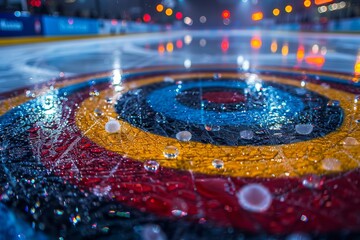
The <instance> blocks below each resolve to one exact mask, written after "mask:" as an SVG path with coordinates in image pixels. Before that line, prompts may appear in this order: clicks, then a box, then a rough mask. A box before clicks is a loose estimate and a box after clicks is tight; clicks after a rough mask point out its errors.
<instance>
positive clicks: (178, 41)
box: [176, 39, 183, 48]
mask: <svg viewBox="0 0 360 240" xmlns="http://www.w3.org/2000/svg"><path fill="white" fill-rule="evenodd" d="M176 47H177V48H182V47H183V42H182V41H181V40H180V39H179V40H177V41H176Z"/></svg>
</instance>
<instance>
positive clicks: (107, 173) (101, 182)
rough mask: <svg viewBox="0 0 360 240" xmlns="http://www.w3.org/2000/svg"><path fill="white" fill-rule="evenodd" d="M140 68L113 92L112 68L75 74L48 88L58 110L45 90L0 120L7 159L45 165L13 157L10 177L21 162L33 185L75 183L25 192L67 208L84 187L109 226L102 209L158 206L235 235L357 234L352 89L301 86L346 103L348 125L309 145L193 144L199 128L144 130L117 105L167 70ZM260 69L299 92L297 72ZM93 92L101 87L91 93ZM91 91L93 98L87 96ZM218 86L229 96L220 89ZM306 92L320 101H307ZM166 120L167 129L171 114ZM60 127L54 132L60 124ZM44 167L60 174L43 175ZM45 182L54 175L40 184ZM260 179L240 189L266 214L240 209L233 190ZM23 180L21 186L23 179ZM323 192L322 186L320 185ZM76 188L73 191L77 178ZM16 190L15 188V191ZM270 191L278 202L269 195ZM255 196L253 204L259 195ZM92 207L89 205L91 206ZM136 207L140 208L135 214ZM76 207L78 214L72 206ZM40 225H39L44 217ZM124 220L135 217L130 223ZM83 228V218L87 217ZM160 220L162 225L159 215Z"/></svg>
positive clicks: (237, 96) (249, 135) (357, 134)
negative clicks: (112, 123)
mask: <svg viewBox="0 0 360 240" xmlns="http://www.w3.org/2000/svg"><path fill="white" fill-rule="evenodd" d="M289 71H290V70H289ZM217 72H219V71H217ZM292 73H293V72H292ZM166 74H167V75H169V74H168V73H166ZM221 74H222V77H224V78H228V79H239V80H241V79H244V78H246V74H241V73H236V72H235V71H234V72H223V73H221ZM134 75H135V76H133V75H132V73H129V75H128V78H126V77H124V84H123V85H122V86H121V88H116V87H115V88H113V86H111V84H109V82H111V77H107V76H105V77H104V78H96V79H94V78H91V77H90V78H84V79H82V80H79V79H77V80H75V81H73V82H70V84H72V85H71V86H65V87H62V88H60V89H59V91H57V92H54V93H53V94H52V95H51V96H53V98H51V101H50V100H49V101H50V103H54V104H53V105H52V107H51V108H49V107H48V104H46V106H45V105H44V104H45V103H46V101H45V102H44V101H42V99H43V97H39V98H38V99H34V100H31V101H29V102H27V103H25V104H23V105H22V107H20V108H15V109H13V110H11V111H10V112H8V113H6V114H5V115H4V116H2V117H1V118H0V119H1V128H0V130H1V137H2V139H4V138H5V137H7V138H6V139H16V140H14V141H13V142H11V143H8V142H6V144H10V145H8V146H9V147H8V148H7V150H6V151H2V154H5V155H6V156H5V155H4V156H5V157H6V159H7V160H6V161H14V162H15V161H17V162H19V161H20V162H23V161H26V160H27V161H30V160H31V159H34V161H35V160H36V163H37V165H36V167H43V169H44V171H36V172H32V171H29V169H27V165H20V166H19V165H18V164H13V163H11V164H8V165H7V167H8V169H7V171H10V172H12V176H14V173H15V170H14V169H13V168H19V169H23V168H24V172H23V173H22V174H23V175H24V174H27V175H26V176H27V179H30V180H29V181H30V183H29V186H30V187H33V186H38V187H39V188H41V189H40V190H43V189H47V188H48V187H49V186H50V187H53V186H58V188H59V189H63V188H62V187H64V186H65V187H67V186H69V185H76V186H77V188H80V191H78V192H76V193H75V194H73V195H71V194H67V192H64V193H63V192H62V191H59V192H58V193H56V194H57V195H55V196H53V197H52V198H51V199H50V200H51V201H50V203H49V202H47V201H45V200H44V201H43V200H42V198H41V197H39V195H38V193H39V192H41V193H43V194H44V191H33V192H34V193H33V192H32V191H29V193H30V194H32V195H31V196H26V199H28V200H29V199H37V201H39V202H40V203H41V204H43V205H46V206H50V204H53V205H51V206H54V209H55V207H59V205H56V204H58V202H57V201H58V200H59V199H66V201H67V204H68V203H70V202H74V204H73V205H71V206H74V208H73V209H77V207H78V206H77V204H78V202H79V198H80V197H82V196H83V195H84V194H83V193H84V192H85V193H86V194H85V195H86V198H85V200H84V198H82V199H81V201H82V203H84V204H85V203H88V206H89V209H90V208H91V207H92V206H95V209H94V208H91V209H92V211H93V212H90V213H91V214H92V215H91V216H92V218H91V219H92V220H93V221H96V222H97V223H99V225H100V224H102V225H103V224H104V223H105V220H104V219H103V218H101V217H100V218H99V216H105V215H106V216H110V217H111V216H120V217H129V216H130V215H131V217H133V214H134V216H135V217H136V218H141V217H142V216H146V212H151V213H155V214H156V215H160V216H161V217H159V218H158V217H156V216H154V215H153V216H151V217H150V218H151V219H156V221H159V222H160V221H163V220H160V219H164V218H163V217H164V216H166V217H168V218H165V219H176V220H178V219H179V218H183V219H184V220H185V221H186V220H190V221H191V222H192V225H194V224H196V223H194V222H199V223H200V224H201V226H205V225H207V223H211V224H210V225H209V226H213V225H214V224H215V225H217V226H218V227H224V226H225V227H234V228H235V231H237V229H240V231H245V232H253V233H256V232H258V231H259V228H261V230H262V232H265V233H272V234H289V233H294V232H319V231H321V232H333V231H341V230H342V229H345V228H346V229H351V230H354V231H357V230H359V226H360V224H359V221H357V220H354V219H357V218H356V216H358V215H359V214H360V209H359V205H358V200H357V199H356V197H354V196H358V195H359V194H360V188H358V186H357V185H356V184H355V183H357V182H360V178H359V176H360V175H359V170H358V163H357V162H356V161H354V159H359V158H360V152H359V151H358V148H357V147H356V146H357V144H356V143H357V140H356V139H360V129H359V127H358V126H357V125H356V124H355V123H356V121H355V120H356V119H360V115H359V113H358V112H357V111H356V110H354V109H355V103H354V102H351V101H349V99H352V98H354V94H352V93H350V92H348V91H343V90H341V88H337V89H335V88H323V87H322V86H320V85H319V84H318V82H314V83H311V82H310V83H308V84H307V89H306V91H308V92H313V93H314V94H315V95H312V96H316V94H318V95H321V96H322V97H323V98H324V99H329V100H330V99H331V100H336V101H338V103H339V104H336V106H333V105H332V106H328V107H327V111H333V109H339V108H338V106H341V108H342V109H343V118H344V120H343V123H342V125H341V126H339V127H338V128H337V129H336V130H335V131H333V132H331V133H329V134H327V135H324V136H323V137H318V138H314V139H311V140H307V141H303V140H301V139H300V141H297V142H295V143H289V144H283V145H271V146H268V145H264V146H260V145H255V144H253V145H247V146H241V145H240V146H219V145H216V144H209V143H201V142H196V141H193V137H194V136H196V134H197V133H196V132H190V131H188V129H177V130H176V131H174V132H175V133H180V132H183V133H184V132H186V131H187V132H186V134H181V135H182V137H179V138H180V139H182V140H188V139H189V136H190V139H189V141H179V140H178V139H177V138H176V134H175V135H174V136H168V137H164V136H161V135H158V134H154V133H151V132H149V131H144V130H142V129H140V128H137V127H136V126H134V125H132V124H130V123H129V122H127V121H124V119H122V118H121V117H120V118H119V116H118V114H117V112H116V111H115V110H114V106H113V105H112V104H113V103H114V102H115V100H116V99H121V96H123V95H124V94H126V93H127V92H130V91H133V90H135V89H140V88H141V87H143V86H146V85H151V84H156V83H159V82H161V81H163V79H164V75H161V74H158V73H156V74H154V72H152V74H151V76H146V74H141V73H140V74H138V75H136V74H134ZM210 76H213V72H212V73H206V72H204V71H203V72H201V73H199V72H197V73H186V74H182V73H179V74H174V75H171V77H172V78H173V79H174V80H175V81H180V80H181V81H183V82H186V81H187V80H184V79H188V80H191V79H194V78H209V77H210ZM259 76H260V78H261V79H262V80H263V81H264V82H265V84H269V86H270V85H271V84H272V81H276V82H277V84H283V85H286V86H292V87H294V88H299V85H300V84H299V82H298V81H297V80H295V77H294V79H292V78H289V77H286V78H284V77H282V76H281V75H279V76H278V77H277V78H276V79H274V78H273V77H270V76H268V75H267V74H263V75H261V74H259ZM70 84H69V85H70ZM94 88H96V90H97V91H94ZM114 89H115V90H116V91H114ZM119 89H120V90H119ZM193 89H194V88H193ZM93 92H98V94H90V95H89V93H93ZM214 92H217V93H219V92H221V93H224V92H226V94H223V95H222V96H221V97H219V96H218V95H216V94H214ZM229 92H230V93H231V94H229ZM297 92H298V93H299V94H302V93H304V92H303V91H297ZM243 96H245V90H237V91H230V90H229V89H226V88H222V89H221V91H217V90H216V89H209V91H207V94H206V95H205V97H204V99H207V100H209V99H210V100H211V101H210V102H212V103H216V104H223V103H225V104H244V103H246V101H244V100H246V99H245V98H244V97H243ZM295 96H296V97H297V95H295ZM44 97H45V98H46V96H44ZM299 98H300V99H301V97H299ZM49 99H50V98H49ZM59 99H63V100H59ZM109 99H113V100H114V101H110V100H109ZM311 99H313V98H309V99H308V100H311ZM18 100H19V101H22V99H18ZM183 100H184V99H183ZM11 101H13V102H14V101H17V100H16V99H15V100H14V99H11ZM185 105H186V104H185ZM74 106H76V111H74ZM77 106H79V108H77ZM305 106H306V105H305ZM311 106H316V105H311ZM334 107H335V108H334ZM195 108H196V107H195ZM99 109H101V114H99V112H100V111H99ZM304 109H305V108H304ZM27 110H29V112H27ZM139 110H140V111H141V109H139ZM116 118H117V119H118V121H119V124H120V131H118V132H116V133H109V132H107V131H106V129H105V127H104V126H105V125H106V123H107V122H108V121H109V119H116ZM17 119H25V121H22V124H23V125H25V126H26V127H24V126H23V125H22V129H23V133H22V135H21V136H20V137H19V136H18V134H19V131H18V132H15V131H10V129H12V125H13V124H14V123H15V122H16V121H17ZM157 119H158V120H159V121H160V122H161V121H168V118H162V116H160V117H159V118H157ZM168 122H169V121H168ZM302 124H307V123H302ZM205 125H206V126H203V129H202V131H203V132H204V134H205V136H206V134H212V133H213V132H217V131H221V129H222V128H223V127H224V126H215V125H214V124H212V125H209V124H205ZM168 126H171V122H169V124H168ZM295 126H296V123H294V124H293V128H292V130H293V131H294V132H295V134H298V135H297V136H298V137H299V138H302V137H303V136H308V135H309V134H312V133H313V132H314V131H316V127H317V126H313V125H311V126H313V129H311V127H310V125H298V129H297V131H298V132H300V133H301V134H299V133H297V131H296V127H295ZM54 129H59V131H56V132H54V131H53V130H54ZM309 129H310V130H312V131H310V130H309ZM349 129H350V130H351V131H349ZM20 130H21V129H20ZM116 130H117V128H116ZM274 130H276V129H274ZM111 132H112V131H111ZM54 133H56V134H54ZM188 133H190V134H188ZM256 134H258V132H257V131H253V129H252V128H251V126H248V127H247V128H246V129H242V130H241V131H238V132H237V137H238V138H241V139H243V140H244V141H245V140H246V141H250V142H252V141H256ZM280 134H281V130H278V131H274V132H273V134H272V135H270V133H269V132H268V133H267V134H265V136H271V137H274V138H276V136H279V135H280ZM15 136H16V137H17V138H15ZM349 139H350V140H349ZM349 142H350V144H349ZM2 143H3V142H2ZM345 143H346V144H345ZM18 144H25V145H26V144H28V145H26V146H25V145H21V148H19V149H21V150H22V149H23V150H24V151H23V152H30V151H33V155H31V156H30V155H24V157H23V158H22V152H21V151H16V152H14V149H16V147H19V146H20V145H19V146H18ZM14 146H15V147H14ZM169 146H171V148H169ZM25 147H26V148H25ZM29 149H30V150H29ZM165 149H166V154H164V150H165ZM29 154H30V153H29ZM169 156H170V157H169ZM173 156H176V157H173ZM29 159H30V160H29ZM38 160H39V161H38ZM215 160H216V161H215ZM39 163H42V164H39ZM40 165H43V166H40ZM48 170H50V171H48ZM183 170H190V171H183ZM49 172H51V174H53V175H51V176H48V175H46V174H49ZM344 172H346V173H345V174H344ZM327 173H330V174H329V175H328V174H327ZM311 174H316V175H323V176H320V177H319V179H320V180H319V181H321V184H317V187H316V188H315V187H311V188H309V184H308V182H306V184H304V179H305V178H306V179H309V178H308V177H307V176H313V175H311ZM23 175H21V176H23ZM4 176H5V177H6V176H7V175H4ZM38 176H39V179H38V178H37V177H38ZM300 176H301V177H300ZM32 178H33V179H34V181H35V182H34V183H32V180H31V179H32ZM47 178H49V180H46V181H45V180H44V179H47ZM349 182H351V183H354V184H353V185H352V186H351V188H349V187H348V184H349ZM40 183H41V184H40ZM253 184H260V185H261V186H262V187H264V189H266V191H261V190H260V191H257V190H256V189H255V190H256V191H255V192H252V191H250V193H251V192H252V193H253V194H250V195H248V194H245V195H244V196H245V198H246V200H245V203H249V201H248V200H250V202H251V203H252V205H254V204H255V205H257V203H262V202H263V201H257V200H258V199H259V197H260V199H262V200H264V199H265V200H266V199H267V200H266V201H265V202H264V203H266V204H265V205H264V206H266V211H265V210H264V209H265V208H260V210H259V208H256V209H255V208H251V209H252V210H251V211H249V209H250V208H247V209H246V207H245V208H244V206H245V205H244V206H242V205H241V204H240V203H239V198H238V197H237V193H239V194H240V192H241V191H242V190H244V189H248V188H249V187H251V186H254V185H253ZM48 185H49V186H48ZM310 185H311V184H310ZM19 186H20V189H19V192H21V191H22V190H23V186H25V185H19ZM322 188H324V189H327V190H326V191H320V190H319V189H322ZM71 189H73V190H72V191H74V192H75V191H76V190H74V189H75V187H73V186H71ZM328 189H331V191H329V190H328ZM349 189H351V191H349ZM12 191H17V190H16V189H15V188H14V189H13V190H12ZM45 193H46V192H45ZM269 194H271V204H270V201H268V200H269V199H268V196H269ZM41 196H42V195H41ZM239 196H240V195H239ZM244 196H243V197H244ZM249 197H250V198H249ZM254 197H255V200H256V201H252V200H254ZM98 198H99V199H98ZM106 198H110V199H114V200H116V201H111V202H110V204H109V205H108V206H110V208H104V209H105V210H104V211H102V210H101V209H102V206H103V205H105V204H107V202H106V200H104V199H106ZM28 200H26V201H28ZM47 200H49V199H47ZM93 201H96V205H95V204H92V203H93ZM200 202H201V204H199V203H200ZM242 203H244V202H242ZM299 203H300V204H299ZM118 204H119V205H120V206H121V205H122V204H125V205H127V206H130V207H131V208H132V210H131V211H130V212H129V213H127V212H116V211H115V210H113V209H114V208H117V206H119V205H118ZM26 205H29V204H26ZM260 205H261V204H260ZM19 206H20V207H21V206H24V205H19ZM247 206H249V205H247ZM80 207H81V206H80ZM119 208H120V207H119ZM86 209H87V208H84V209H83V210H84V211H89V210H86ZM109 209H110V210H109ZM136 209H140V210H141V211H139V212H137V211H136ZM59 211H60V212H61V210H59ZM114 211H115V212H114ZM74 212H75V210H74V211H72V212H71V213H70V214H73V213H74ZM99 212H101V214H99ZM86 213H87V214H88V213H89V212H86ZM333 213H334V214H336V215H337V216H341V219H340V220H338V219H336V218H333V216H334V215H333ZM63 214H64V218H63V219H58V220H56V222H57V223H58V225H61V224H63V223H65V222H66V223H68V221H69V219H75V220H74V221H77V220H78V219H80V216H79V217H78V216H72V215H70V214H68V213H67V212H66V211H64V212H63ZM51 215H53V211H51ZM86 216H90V215H86V214H85V215H83V216H81V219H86ZM239 219H241V221H239ZM34 221H35V222H36V223H38V222H39V221H40V220H36V219H35V220H34ZM126 221H129V222H130V223H132V222H131V221H133V219H131V218H130V219H126ZM154 221H155V220H154ZM168 221H169V222H171V220H168ZM41 223H42V224H45V225H46V227H52V226H48V223H47V222H45V223H43V222H41ZM82 224H84V225H86V224H88V223H87V222H85V221H84V222H83V223H82ZM89 224H93V223H92V222H91V223H89ZM161 225H162V226H163V222H161ZM54 226H55V225H54ZM103 226H106V225H103ZM199 226H200V225H199ZM89 227H90V228H91V226H89ZM224 229H225V228H224Z"/></svg>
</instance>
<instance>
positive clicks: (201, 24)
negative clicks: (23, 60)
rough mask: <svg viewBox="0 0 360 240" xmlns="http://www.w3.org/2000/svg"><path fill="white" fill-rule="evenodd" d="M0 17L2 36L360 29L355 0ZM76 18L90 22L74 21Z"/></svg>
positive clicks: (130, 7)
mask: <svg viewBox="0 0 360 240" xmlns="http://www.w3.org/2000/svg"><path fill="white" fill-rule="evenodd" d="M0 14H1V15H0V18H1V19H0V20H1V22H0V36H3V37H4V36H19V35H25V36H27V35H45V36H48V35H56V34H57V35H66V34H67V33H68V32H69V31H71V29H72V31H73V34H99V33H100V34H118V33H125V32H149V31H159V30H176V29H227V28H229V29H245V28H246V29H254V28H255V29H257V28H260V29H261V28H263V29H264V28H265V29H268V28H269V27H274V26H275V29H279V30H295V31H299V30H303V31H360V20H359V18H360V0H342V1H339V0H296V1H294V0H265V1H264V0H196V1H194V0H153V1H148V0H0ZM43 16H45V17H43ZM33 17H34V18H35V19H34V18H33ZM22 18H25V20H24V19H22ZM65 18H67V19H65ZM77 18H81V19H88V20H89V22H87V23H86V22H85V21H74V20H75V19H77ZM54 19H55V20H54ZM61 19H62V20H65V22H62V23H61V21H60V20H61ZM92 20H97V21H98V22H97V23H94V22H92ZM24 21H25V23H24ZM55 21H56V22H57V23H55ZM29 22H31V23H29ZM128 23H129V25H128ZM56 24H60V27H58V28H59V30H60V32H58V33H56V34H55V33H50V32H51V31H50V32H49V30H48V29H47V26H50V27H49V28H54V25H56ZM133 24H136V25H133ZM20 25H22V27H20ZM65 25H69V26H71V27H69V26H68V27H66V26H65ZM95 25H97V26H95ZM149 26H152V27H149ZM20 28H21V29H20ZM90 28H92V31H90ZM94 28H96V29H97V30H95V29H94ZM24 29H25V30H24ZM31 29H33V30H34V31H32V32H31V33H30V32H29V30H31ZM61 29H62V30H63V32H61ZM85 29H88V30H87V31H86V30H85ZM20 30H21V31H20ZM22 31H24V32H22Z"/></svg>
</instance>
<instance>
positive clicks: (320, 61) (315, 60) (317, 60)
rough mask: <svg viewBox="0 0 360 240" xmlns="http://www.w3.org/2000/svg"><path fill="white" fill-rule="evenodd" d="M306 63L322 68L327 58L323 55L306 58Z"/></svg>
mask: <svg viewBox="0 0 360 240" xmlns="http://www.w3.org/2000/svg"><path fill="white" fill-rule="evenodd" d="M305 61H306V63H307V64H309V65H315V66H317V67H320V68H321V67H322V66H323V65H324V63H325V58H324V56H322V55H310V56H307V57H306V58H305Z"/></svg>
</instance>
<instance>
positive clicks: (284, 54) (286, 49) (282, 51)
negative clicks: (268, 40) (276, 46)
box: [281, 43, 289, 57]
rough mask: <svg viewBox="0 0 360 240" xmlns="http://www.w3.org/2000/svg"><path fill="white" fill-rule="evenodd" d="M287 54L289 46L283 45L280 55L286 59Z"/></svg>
mask: <svg viewBox="0 0 360 240" xmlns="http://www.w3.org/2000/svg"><path fill="white" fill-rule="evenodd" d="M288 54H289V45H288V44H287V43H285V44H284V45H283V47H282V48H281V55H283V56H284V57H286V56H287V55H288Z"/></svg>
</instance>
